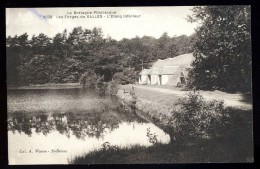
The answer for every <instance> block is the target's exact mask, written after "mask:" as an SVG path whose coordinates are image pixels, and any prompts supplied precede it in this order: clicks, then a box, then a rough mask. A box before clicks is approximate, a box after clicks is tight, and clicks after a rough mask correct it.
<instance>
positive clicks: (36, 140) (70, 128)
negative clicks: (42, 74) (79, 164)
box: [8, 91, 170, 164]
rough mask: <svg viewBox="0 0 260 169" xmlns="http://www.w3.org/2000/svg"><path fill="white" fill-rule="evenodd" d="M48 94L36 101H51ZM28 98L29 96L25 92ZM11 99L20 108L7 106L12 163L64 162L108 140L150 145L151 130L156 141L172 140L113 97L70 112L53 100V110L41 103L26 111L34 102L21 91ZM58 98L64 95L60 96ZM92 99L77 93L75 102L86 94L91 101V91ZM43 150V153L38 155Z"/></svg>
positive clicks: (40, 96) (124, 144)
mask: <svg viewBox="0 0 260 169" xmlns="http://www.w3.org/2000/svg"><path fill="white" fill-rule="evenodd" d="M25 93H26V92H25ZM25 93H23V95H24V94H25ZM40 93H43V92H40ZM53 93H55V95H59V94H58V92H53V91H52V92H51V95H52V96H54V95H53ZM73 93H74V92H73ZM71 94H72V93H70V95H71ZM78 94H79V93H78ZM36 95H37V93H33V96H34V97H35V96H36ZM47 95H48V94H46V93H45V94H44V95H43V94H41V95H39V98H38V100H41V101H44V100H46V98H48V99H49V98H50V97H49V96H48V97H46V96H47ZM81 95H82V93H81ZM16 96H17V97H18V100H19V101H20V102H18V103H17V102H15V100H16ZM26 96H27V97H29V96H30V95H28V94H26ZM63 96H65V95H64V94H63ZM10 97H12V101H13V102H14V105H15V106H16V107H19V109H20V110H21V111H14V110H15V109H12V104H10V103H9V105H8V106H9V110H13V111H10V112H8V149H9V150H8V151H9V163H10V164H66V163H67V162H68V159H72V158H73V157H75V156H78V155H83V154H85V153H88V152H90V151H93V150H98V149H101V148H102V144H103V143H105V142H109V143H110V144H111V145H116V146H118V147H126V146H133V145H141V146H151V145H152V143H151V142H149V138H148V137H147V129H148V128H149V130H150V131H151V133H154V134H155V135H157V137H158V142H160V143H169V141H170V137H169V135H168V134H166V133H164V132H163V131H162V130H161V129H159V128H158V127H156V126H155V125H153V124H152V123H148V122H147V121H144V120H143V119H141V118H140V117H138V116H136V115H135V114H133V113H130V112H125V111H124V110H123V109H121V108H120V107H119V106H115V105H116V104H115V103H113V102H112V101H111V100H110V102H109V101H108V100H107V99H106V100H104V99H103V100H102V99H99V103H96V104H95V106H96V108H95V109H93V105H91V106H89V107H91V108H89V107H88V106H86V105H83V106H81V108H80V109H75V110H74V111H71V108H70V106H69V105H68V106H67V107H68V109H62V110H58V109H56V108H55V109H54V108H53V107H54V106H55V102H54V106H53V107H48V110H49V111H44V110H46V109H47V108H46V107H44V109H42V110H39V108H38V107H37V110H35V111H27V110H32V107H26V108H25V107H24V106H25V105H29V106H30V104H28V103H27V102H28V98H25V100H23V98H22V96H20V95H19V94H18V93H15V96H14V95H12V96H10ZM44 97H46V98H44ZM55 97H56V98H60V96H55ZM67 97H70V96H67ZM88 97H89V96H83V95H82V96H81V97H76V96H73V98H74V101H73V104H77V105H79V103H77V102H82V98H84V101H88V100H91V99H93V95H92V96H91V98H88ZM63 99H64V98H63ZM97 100H98V99H97ZM52 101H55V100H52ZM64 102H66V100H64ZM104 102H105V103H106V104H104ZM87 103H88V102H84V104H87ZM91 103H92V102H91ZM107 103H108V104H107ZM37 104H39V103H37ZM88 104H90V102H89V103H88ZM50 105H51V104H48V106H50ZM80 105H81V103H80ZM84 108H85V109H84ZM41 151H43V152H44V153H39V152H41ZM62 151H63V152H62Z"/></svg>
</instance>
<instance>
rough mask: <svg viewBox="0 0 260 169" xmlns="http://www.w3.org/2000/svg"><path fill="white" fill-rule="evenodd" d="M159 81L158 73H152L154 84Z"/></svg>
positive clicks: (152, 82)
mask: <svg viewBox="0 0 260 169" xmlns="http://www.w3.org/2000/svg"><path fill="white" fill-rule="evenodd" d="M158 81H159V77H158V75H151V84H152V85H156V84H158Z"/></svg>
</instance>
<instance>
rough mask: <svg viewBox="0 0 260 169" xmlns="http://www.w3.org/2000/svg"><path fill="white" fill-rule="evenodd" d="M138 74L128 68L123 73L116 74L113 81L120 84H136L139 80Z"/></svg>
mask: <svg viewBox="0 0 260 169" xmlns="http://www.w3.org/2000/svg"><path fill="white" fill-rule="evenodd" d="M137 77H138V76H137V73H136V72H135V71H134V69H131V68H126V69H124V70H123V72H118V73H115V74H114V76H113V80H114V81H116V82H117V83H118V84H123V85H125V84H134V83H135V81H136V80H137Z"/></svg>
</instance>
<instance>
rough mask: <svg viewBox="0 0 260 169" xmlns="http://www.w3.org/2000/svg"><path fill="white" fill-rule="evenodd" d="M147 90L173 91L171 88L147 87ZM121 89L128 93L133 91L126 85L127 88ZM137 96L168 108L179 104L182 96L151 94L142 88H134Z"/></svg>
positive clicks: (122, 87)
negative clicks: (162, 89) (176, 103)
mask: <svg viewBox="0 0 260 169" xmlns="http://www.w3.org/2000/svg"><path fill="white" fill-rule="evenodd" d="M145 87H147V88H164V89H165V88H167V89H172V88H173V87H171V86H149V85H147V86H145ZM120 88H121V89H125V90H127V91H129V90H131V89H132V86H131V85H125V86H120ZM176 90H181V89H180V88H176ZM134 91H135V94H136V96H138V97H139V98H141V99H143V100H147V101H151V102H154V103H160V104H163V105H166V106H172V105H173V103H175V102H177V101H178V99H179V98H180V96H177V95H174V94H166V93H161V92H150V91H147V90H143V89H142V88H138V87H135V88H134Z"/></svg>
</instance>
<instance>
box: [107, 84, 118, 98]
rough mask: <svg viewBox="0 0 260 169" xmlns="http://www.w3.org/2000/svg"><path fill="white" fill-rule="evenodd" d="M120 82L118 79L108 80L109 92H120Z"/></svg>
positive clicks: (110, 93) (114, 93)
mask: <svg viewBox="0 0 260 169" xmlns="http://www.w3.org/2000/svg"><path fill="white" fill-rule="evenodd" d="M118 89H119V87H118V83H117V82H116V81H110V82H108V85H107V93H108V94H109V95H113V96H114V95H116V94H117V92H118Z"/></svg>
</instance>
